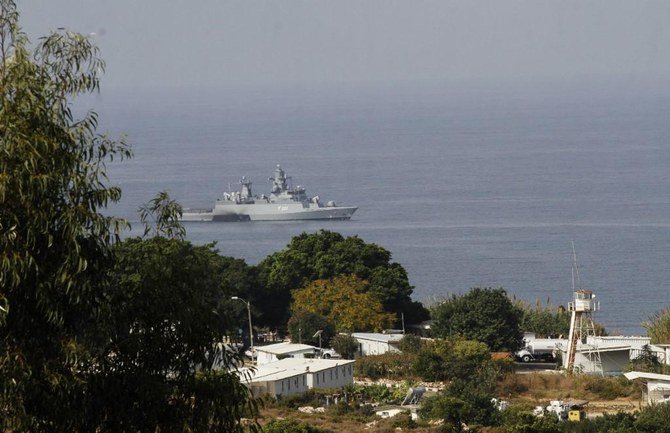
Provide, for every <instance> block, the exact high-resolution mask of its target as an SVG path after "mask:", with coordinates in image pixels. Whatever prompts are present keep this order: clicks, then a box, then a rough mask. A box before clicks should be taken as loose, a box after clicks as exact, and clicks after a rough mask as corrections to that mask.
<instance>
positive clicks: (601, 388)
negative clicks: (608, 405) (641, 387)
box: [584, 376, 636, 400]
mask: <svg viewBox="0 0 670 433" xmlns="http://www.w3.org/2000/svg"><path fill="white" fill-rule="evenodd" d="M584 389H585V390H586V391H589V392H592V393H593V394H595V395H597V396H598V398H601V399H604V400H614V399H615V398H617V397H629V396H631V395H633V394H634V393H635V390H636V387H635V384H634V383H633V382H630V381H629V380H628V379H626V378H625V377H624V376H616V377H592V376H584Z"/></svg>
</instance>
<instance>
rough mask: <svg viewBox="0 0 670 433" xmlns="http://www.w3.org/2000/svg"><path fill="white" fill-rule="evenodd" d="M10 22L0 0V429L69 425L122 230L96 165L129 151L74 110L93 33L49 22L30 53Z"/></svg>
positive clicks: (90, 65) (92, 51)
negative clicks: (110, 212)
mask: <svg viewBox="0 0 670 433" xmlns="http://www.w3.org/2000/svg"><path fill="white" fill-rule="evenodd" d="M18 18H19V15H18V12H17V10H16V7H15V4H14V2H13V1H11V0H0V307H1V308H0V430H2V431H26V430H28V431H30V430H34V431H40V430H52V431H69V430H74V429H75V427H76V423H77V422H78V421H79V419H80V416H78V415H80V410H81V401H80V400H81V398H83V395H85V392H84V387H85V384H86V378H85V377H84V373H83V372H82V369H81V368H80V366H81V365H82V364H84V365H86V364H87V363H89V362H90V361H91V359H92V353H91V345H92V344H93V343H94V342H95V341H96V340H97V335H95V333H94V332H93V330H94V327H91V326H90V325H91V324H95V323H96V321H97V319H98V317H99V316H100V312H101V310H103V309H104V307H103V304H104V301H105V299H104V296H103V294H102V293H101V291H100V290H99V287H100V285H101V283H102V280H103V278H104V275H105V274H106V272H105V269H106V268H107V267H108V265H109V264H110V262H111V258H112V257H111V252H110V248H111V244H112V242H113V241H114V240H115V238H116V236H117V235H118V233H119V230H120V229H121V228H122V226H123V221H121V220H118V219H115V218H113V217H109V216H105V215H103V214H102V213H101V211H100V210H101V209H102V208H104V207H105V206H107V205H108V204H109V203H114V202H116V201H118V200H119V198H120V196H121V191H120V189H119V188H117V187H113V186H108V185H106V183H107V179H106V177H105V163H106V161H109V160H111V159H113V158H126V157H129V156H130V150H129V148H128V147H127V146H126V144H125V143H124V142H123V141H114V140H111V139H110V138H108V137H106V136H103V135H100V134H98V133H97V132H96V127H97V124H98V118H97V115H96V114H95V113H94V112H88V113H86V114H84V115H83V116H82V117H79V118H78V117H75V114H74V112H73V111H72V102H71V101H72V99H74V98H75V97H77V96H78V95H81V94H83V93H89V92H94V91H96V90H98V88H99V75H100V73H101V71H103V70H104V62H103V61H102V60H100V58H99V56H98V49H97V48H96V47H95V46H94V45H93V44H92V42H91V41H90V39H89V38H88V37H86V36H83V35H80V34H76V33H72V32H67V31H64V30H58V31H57V32H55V33H53V34H51V35H49V36H47V37H45V38H43V39H41V40H40V43H39V44H37V46H36V47H35V49H34V51H32V52H30V51H29V49H28V44H29V42H28V40H27V38H26V36H25V35H24V34H23V33H22V32H21V31H20V28H19V24H18Z"/></svg>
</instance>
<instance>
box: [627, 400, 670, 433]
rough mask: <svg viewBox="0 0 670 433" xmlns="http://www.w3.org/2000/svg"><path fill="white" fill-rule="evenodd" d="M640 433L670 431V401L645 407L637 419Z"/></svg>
mask: <svg viewBox="0 0 670 433" xmlns="http://www.w3.org/2000/svg"><path fill="white" fill-rule="evenodd" d="M635 429H636V430H635V431H636V432H640V433H670V403H661V404H655V405H652V406H647V407H645V408H644V409H643V410H642V411H641V412H640V414H639V415H638V417H637V419H636V420H635Z"/></svg>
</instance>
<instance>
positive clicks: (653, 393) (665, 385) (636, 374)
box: [624, 371, 670, 404]
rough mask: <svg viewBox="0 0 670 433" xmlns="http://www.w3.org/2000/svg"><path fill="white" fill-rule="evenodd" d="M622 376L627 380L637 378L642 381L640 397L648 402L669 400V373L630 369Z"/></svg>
mask: <svg viewBox="0 0 670 433" xmlns="http://www.w3.org/2000/svg"><path fill="white" fill-rule="evenodd" d="M624 376H626V379H628V380H639V381H641V382H643V383H644V385H645V386H644V389H643V390H642V398H643V399H644V400H646V401H647V403H648V404H654V403H661V402H667V401H670V375H668V374H658V373H645V372H642V371H630V372H628V373H625V374H624Z"/></svg>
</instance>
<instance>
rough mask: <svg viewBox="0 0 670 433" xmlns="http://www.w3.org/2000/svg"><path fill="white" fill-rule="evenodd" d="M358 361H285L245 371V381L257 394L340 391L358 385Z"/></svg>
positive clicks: (275, 394)
mask: <svg viewBox="0 0 670 433" xmlns="http://www.w3.org/2000/svg"><path fill="white" fill-rule="evenodd" d="M353 367H354V361H353V360H343V359H307V358H285V359H282V360H279V361H276V362H272V363H269V364H264V365H259V366H258V368H257V369H256V370H255V371H252V370H246V371H245V372H243V375H242V381H243V382H245V383H246V384H247V386H249V388H250V389H251V391H252V392H253V394H254V395H256V396H259V395H265V394H269V395H271V396H273V397H277V396H280V395H283V396H286V395H291V394H298V393H303V392H305V391H307V390H308V389H314V388H319V389H338V388H342V387H343V386H345V385H349V384H353V383H354V369H353Z"/></svg>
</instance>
